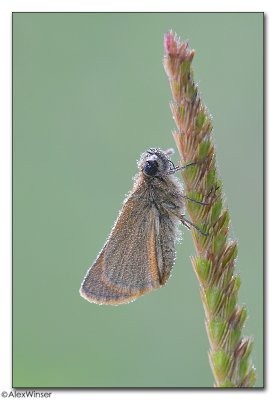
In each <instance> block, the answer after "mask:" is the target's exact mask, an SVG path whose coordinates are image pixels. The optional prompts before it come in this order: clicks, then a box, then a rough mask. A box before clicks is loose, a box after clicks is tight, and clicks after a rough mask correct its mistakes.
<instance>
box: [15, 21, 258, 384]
mask: <svg viewBox="0 0 276 400" xmlns="http://www.w3.org/2000/svg"><path fill="white" fill-rule="evenodd" d="M262 25H263V15H262V14H261V13H255V14H247V13H244V14H242V13H237V14H235V13H229V14H225V13H222V14H220V13H207V14H204V13H198V14H197V13H164V14H155V13H154V14H147V13H146V14H143V13H142V14H139V13H138V14H130V13H124V14H121V13H117V14H116V13H115V14H112V13H108V14H102V13H98V14H97V13H85V14H82V13H79V14H77V13H60V14H59V13H41V14H37V13H22V14H21V13H15V14H14V15H13V328H14V330H13V385H14V386H15V387H20V386H21V387H23V386H25V387H159V386H161V387H212V386H213V377H212V373H211V370H210V367H209V364H208V340H207V335H206V331H205V326H204V312H203V307H202V304H201V301H200V294H199V285H198V282H197V280H196V277H195V275H194V272H193V270H192V266H191V262H190V259H189V257H190V256H191V255H193V254H195V250H194V248H193V244H192V240H191V236H190V234H189V232H188V231H186V230H185V229H184V231H185V232H184V240H183V242H182V243H181V244H179V245H178V246H177V252H178V257H177V262H176V264H175V266H174V270H173V275H172V278H171V279H170V281H169V283H168V285H166V286H165V288H163V289H161V290H158V291H155V292H153V293H151V294H147V295H145V296H143V297H141V298H140V299H138V300H137V301H135V302H134V303H131V304H128V305H123V306H119V307H112V306H98V305H95V304H90V303H88V302H87V301H85V300H84V299H83V298H81V297H80V296H79V292H78V291H79V286H80V283H81V281H82V279H83V276H84V274H85V273H86V270H87V268H88V266H89V265H90V264H91V263H92V262H93V260H94V259H95V257H96V256H97V254H98V252H99V250H100V249H101V247H102V246H103V244H104V242H105V240H106V237H107V236H108V234H109V232H110V229H111V227H112V225H113V222H114V220H115V219H116V217H117V213H118V211H119V209H120V208H121V205H122V201H123V199H124V195H125V193H127V192H128V190H129V189H130V188H131V187H132V177H133V175H134V174H135V173H136V171H137V167H136V160H137V158H138V157H139V155H140V153H141V152H142V151H144V150H145V149H147V148H149V147H151V146H158V147H161V148H167V147H171V146H174V141H173V139H172V136H171V130H172V129H173V128H174V122H173V120H172V116H171V114H170V110H169V102H170V100H171V94H170V89H169V84H168V80H167V77H166V75H165V73H164V70H163V66H162V57H163V35H164V33H165V32H166V31H168V30H169V29H173V30H174V31H176V32H177V34H178V35H179V36H180V37H181V38H182V39H184V38H187V39H189V41H190V45H191V47H192V48H195V49H196V57H195V59H194V70H195V78H196V80H197V81H198V82H199V85H200V90H201V93H202V95H203V99H204V101H205V103H206V105H207V107H208V109H209V111H210V112H211V114H212V116H213V122H214V135H213V136H214V140H215V143H216V148H217V159H218V166H219V171H220V174H221V177H222V180H223V183H224V191H225V204H227V206H229V208H230V214H231V237H232V238H237V239H238V241H239V256H238V264H237V269H238V272H239V273H240V275H241V280H242V286H241V289H240V297H239V302H240V303H246V305H247V307H248V313H249V318H248V320H247V322H246V326H245V329H244V332H245V334H249V335H251V334H252V335H253V336H254V338H255V344H254V351H253V359H254V363H255V366H256V369H257V386H258V387H260V386H262V385H263V202H262V196H263V178H262V177H263V85H262V76H263V54H262V51H263V37H262V30H263V26H262ZM174 160H175V161H177V160H178V156H177V155H175V156H174Z"/></svg>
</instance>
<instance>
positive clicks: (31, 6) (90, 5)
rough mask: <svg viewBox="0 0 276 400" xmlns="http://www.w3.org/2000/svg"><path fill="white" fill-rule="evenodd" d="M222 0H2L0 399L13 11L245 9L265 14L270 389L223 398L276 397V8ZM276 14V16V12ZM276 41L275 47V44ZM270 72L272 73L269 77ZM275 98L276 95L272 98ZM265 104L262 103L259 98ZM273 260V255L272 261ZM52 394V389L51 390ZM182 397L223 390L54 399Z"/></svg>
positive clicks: (7, 327) (5, 382) (5, 360)
mask: <svg viewBox="0 0 276 400" xmlns="http://www.w3.org/2000/svg"><path fill="white" fill-rule="evenodd" d="M225 3H226V2H223V1H221V0H212V1H211V0H210V1H209V2H207V1H206V0H200V1H199V0H197V1H196V0H193V1H190V2H188V1H185V2H184V1H179V0H170V1H168V2H165V1H163V0H162V1H161V0H159V1H158V2H157V1H152V0H151V1H149V0H147V1H146V0H139V1H138V0H132V1H131V2H130V1H122V0H121V1H120V0H119V1H118V0H117V1H116V2H115V1H112V0H109V1H107V0H101V1H97V2H95V1H91V0H90V1H87V0H78V1H74V2H73V1H70V0H67V1H61V0H55V1H53V0H48V1H44V0H40V1H34V0H33V1H30V0H29V1H22V0H21V1H13V0H9V1H8V0H2V2H1V3H0V38H1V41H0V43H1V61H0V68H1V73H0V95H1V107H0V110H1V118H0V123H1V130H0V140H1V142H0V151H1V154H0V174H1V176H0V182H1V191H0V201H1V207H0V229H1V231H0V234H1V236H0V254H1V261H2V262H1V265H0V306H1V314H0V315H1V320H0V335H1V336H0V395H1V393H2V391H3V390H6V391H7V392H9V391H10V390H11V13H12V12H15V11H17V12H20V11H21V12H23V11H25V12H27V11H40V12H45V11H64V12H68V11H71V12H77V11H79V12H80V11H84V12H87V11H132V12H135V11H154V12H157V11H163V12H168V11H174V12H177V11H179V12H180V11H182V12H185V11H186V12H188V11H195V12H199V11H201V12H202V11H204V12H212V11H214V12H216V11H224V12H242V11H246V12H249V11H252V12H253V11H263V12H265V14H266V62H267V64H266V90H267V91H266V106H267V111H266V117H267V123H266V145H267V155H266V156H267V162H266V168H267V183H266V185H267V195H268V197H267V229H266V238H267V251H268V252H267V260H266V284H267V286H266V289H267V292H268V295H267V296H266V306H267V313H266V341H267V342H266V359H267V363H266V368H265V370H266V381H265V382H266V385H267V389H266V390H265V391H263V390H255V391H251V390H250V391H237V392H235V393H234V392H233V391H224V393H223V396H226V397H229V396H233V394H234V395H235V398H237V399H239V398H241V399H244V398H249V397H250V399H251V398H256V397H257V396H264V397H266V398H271V397H272V398H275V396H276V389H275V382H274V381H275V378H274V374H275V365H274V364H275V362H273V361H274V360H273V358H274V357H276V351H275V350H276V344H275V343H276V339H275V338H276V330H275V317H274V318H273V314H274V315H275V308H274V305H275V293H276V290H275V285H276V264H275V262H274V263H273V264H272V263H271V265H270V261H271V260H272V251H273V247H275V241H276V229H275V226H276V223H275V222H276V221H275V206H274V201H275V199H276V193H275V192H276V190H275V184H274V185H273V182H275V181H274V179H275V175H276V174H275V175H274V172H275V171H274V168H275V159H276V156H275V152H276V128H275V123H274V124H273V122H274V121H273V120H272V119H273V118H275V107H276V102H275V100H274V98H273V97H275V95H274V91H276V90H275V89H276V88H275V75H276V65H275V42H274V40H273V39H272V38H275V37H276V32H275V31H276V21H275V4H276V2H275V1H273V0H271V1H269V0H263V1H262V2H261V1H256V0H251V1H248V0H232V1H231V2H230V1H229V2H227V3H228V4H225ZM273 11H274V12H273ZM273 42H274V44H273ZM271 71H273V72H272V73H271ZM272 96H273V97H272ZM273 100H274V101H273ZM260 101H261V99H260ZM272 126H274V129H273V134H271V135H270V134H269V128H271V127H272ZM274 258H275V257H274ZM49 391H50V390H49ZM183 395H184V396H185V395H188V396H189V397H190V396H192V397H194V398H196V399H197V398H201V397H202V396H204V399H206V400H208V399H212V398H213V397H217V396H221V395H222V393H221V391H217V392H216V391H213V390H212V391H207V390H204V391H202V390H201V391H200V390H193V391H192V390H189V391H188V393H187V390H174V391H168V390H163V391H161V390H159V391H152V390H151V391H143V392H141V391H128V390H125V391H118V390H116V391H110V390H109V391H95V390H93V391H92V390H91V391H89V390H85V391H81V390H74V391H69V390H68V391H65V390H57V391H53V394H52V396H51V398H52V399H55V398H59V399H65V398H66V399H67V398H68V397H69V398H79V397H80V396H81V397H87V398H88V397H89V398H91V396H93V398H94V399H95V398H97V399H98V398H102V397H108V396H112V398H113V399H117V398H118V399H119V398H120V399H121V398H122V399H123V398H129V396H131V397H133V398H136V397H137V398H138V397H139V398H140V397H141V396H143V398H144V399H145V400H147V399H149V398H151V399H152V398H158V399H163V398H164V399H165V398H168V396H172V397H174V398H176V397H179V398H180V397H181V398H183Z"/></svg>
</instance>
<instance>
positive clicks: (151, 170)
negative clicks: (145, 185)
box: [144, 161, 158, 176]
mask: <svg viewBox="0 0 276 400" xmlns="http://www.w3.org/2000/svg"><path fill="white" fill-rule="evenodd" d="M157 171H158V164H157V161H147V162H146V164H145V166H144V172H145V174H146V175H149V176H154V175H156V173H157Z"/></svg>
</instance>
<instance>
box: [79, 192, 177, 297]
mask: <svg viewBox="0 0 276 400" xmlns="http://www.w3.org/2000/svg"><path fill="white" fill-rule="evenodd" d="M146 199H147V196H145V192H143V191H142V192H141V193H140V194H137V193H135V192H134V193H133V194H132V195H131V196H130V197H129V198H128V199H127V201H126V202H125V204H124V206H123V208H122V210H121V212H120V214H119V217H118V219H117V221H116V223H115V225H114V228H113V229H112V231H111V234H110V236H109V239H108V240H107V242H106V244H105V246H104V248H103V249H102V251H101V253H100V254H99V256H98V258H97V259H96V261H95V263H94V264H93V265H92V266H91V267H90V268H89V270H88V271H87V274H86V276H85V278H84V281H83V283H82V285H81V289H80V293H81V295H82V296H83V297H84V298H85V299H87V300H88V301H90V302H94V303H98V304H121V303H128V302H129V301H132V300H135V299H136V298H137V297H138V296H141V295H142V294H144V293H146V292H148V291H151V290H153V289H156V288H158V287H160V286H162V285H163V284H164V283H165V282H166V281H167V279H168V277H169V274H170V271H171V268H172V265H173V262H174V258H175V250H174V239H175V226H174V225H175V223H174V221H172V220H171V218H169V216H164V215H161V214H160V212H159V211H158V210H157V209H156V207H155V206H154V205H153V204H152V203H151V202H150V201H147V200H146Z"/></svg>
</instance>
